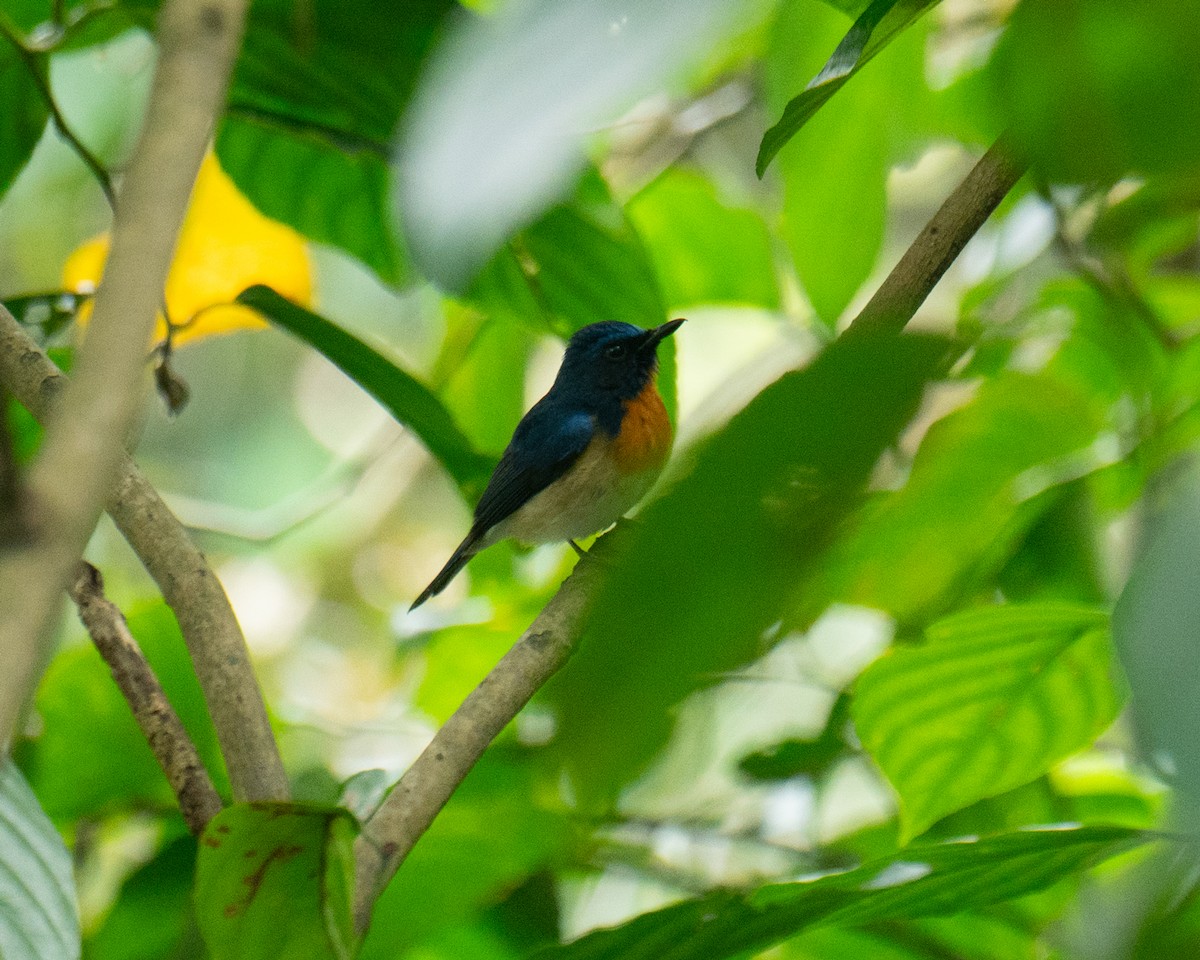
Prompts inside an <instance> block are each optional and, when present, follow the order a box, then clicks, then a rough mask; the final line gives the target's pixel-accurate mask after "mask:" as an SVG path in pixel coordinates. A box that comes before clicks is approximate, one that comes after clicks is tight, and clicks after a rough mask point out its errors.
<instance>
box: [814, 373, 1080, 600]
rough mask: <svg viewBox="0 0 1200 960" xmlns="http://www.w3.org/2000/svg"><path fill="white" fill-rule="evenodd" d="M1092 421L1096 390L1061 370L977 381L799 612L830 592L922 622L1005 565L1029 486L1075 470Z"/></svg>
mask: <svg viewBox="0 0 1200 960" xmlns="http://www.w3.org/2000/svg"><path fill="white" fill-rule="evenodd" d="M1099 429H1100V421H1099V416H1098V410H1097V404H1096V402H1095V400H1094V399H1093V398H1092V397H1091V396H1089V395H1088V394H1087V393H1086V392H1084V391H1082V390H1081V389H1079V388H1078V387H1076V386H1075V385H1073V384H1070V383H1067V382H1064V381H1063V380H1061V379H1059V378H1055V377H1052V376H1049V375H1039V376H1029V375H1025V374H1016V373H1005V374H1003V375H1001V376H999V377H996V378H995V379H993V380H990V381H988V382H986V383H984V384H983V386H982V387H981V388H980V390H979V392H978V394H977V395H976V396H975V398H974V400H972V401H971V403H969V404H968V405H967V406H965V407H963V408H962V409H960V410H957V411H955V412H954V413H951V414H950V415H949V416H947V417H945V418H943V419H942V420H939V421H938V422H937V423H935V424H934V425H933V426H932V427H931V428H930V429H929V432H928V433H927V434H926V436H925V439H924V441H923V442H922V444H921V447H920V449H919V450H918V451H917V455H916V458H915V459H914V461H913V465H912V470H911V472H910V474H909V477H908V482H907V483H906V484H905V485H904V487H903V488H901V489H900V490H898V491H896V492H894V493H886V494H881V495H878V496H877V497H876V498H875V499H874V500H873V501H872V502H870V503H868V504H867V505H866V507H865V508H864V509H863V510H862V511H861V512H860V514H859V515H858V516H857V517H856V518H855V519H854V521H853V523H852V525H851V527H850V528H849V529H848V530H847V532H846V533H845V534H844V535H843V536H842V537H841V538H840V539H839V540H838V542H837V543H836V544H835V545H834V546H833V548H832V549H831V550H830V553H829V555H828V557H827V558H826V560H825V562H824V563H822V564H821V567H820V569H819V570H818V571H817V572H816V574H815V575H814V576H813V577H812V578H811V579H810V580H808V581H806V582H805V583H803V584H802V585H801V588H800V590H798V591H797V593H796V599H797V608H796V617H797V620H798V622H800V623H808V622H811V621H812V620H813V619H815V618H816V617H817V616H819V615H820V614H821V612H822V611H823V610H824V609H825V608H826V607H827V606H828V605H829V604H830V603H835V602H844V603H857V604H862V605H864V606H869V607H875V608H878V609H881V610H886V611H887V612H889V613H891V614H892V615H893V616H895V617H897V618H898V619H900V620H903V621H912V620H915V621H917V622H927V618H928V617H929V616H931V615H932V616H936V615H937V614H938V613H939V612H941V611H943V610H945V604H946V603H947V601H948V600H950V599H952V598H953V597H954V596H956V592H957V591H964V590H969V589H970V588H971V585H972V584H973V583H975V582H976V581H977V579H978V578H980V577H982V576H985V575H986V574H987V573H988V571H992V570H995V569H996V568H997V567H999V566H1000V565H1002V563H1003V561H1004V559H1005V557H1006V555H1007V553H1008V552H1009V551H1010V550H1011V549H1012V545H1013V543H1014V542H1015V540H1016V538H1017V537H1018V536H1019V534H1020V533H1021V531H1022V530H1023V529H1025V528H1027V527H1028V525H1029V524H1030V523H1031V522H1032V521H1033V519H1034V518H1036V516H1037V511H1038V509H1039V507H1038V504H1037V502H1036V499H1035V498H1034V496H1033V494H1034V491H1036V490H1038V489H1042V488H1044V489H1048V490H1052V489H1053V487H1054V485H1055V483H1056V482H1065V481H1067V480H1071V479H1075V478H1077V477H1078V476H1079V472H1080V468H1081V465H1082V466H1083V467H1086V466H1087V464H1088V457H1087V455H1086V452H1087V448H1088V447H1089V445H1090V444H1091V443H1092V442H1093V441H1094V439H1095V437H1096V435H1097V433H1098V432H1099ZM1074 458H1078V459H1074ZM1035 481H1036V483H1035Z"/></svg>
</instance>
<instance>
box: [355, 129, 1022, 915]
mask: <svg viewBox="0 0 1200 960" xmlns="http://www.w3.org/2000/svg"><path fill="white" fill-rule="evenodd" d="M1023 172H1024V166H1023V164H1021V163H1020V162H1019V161H1018V160H1016V159H1015V158H1014V157H1013V156H1012V155H1011V154H1010V153H1009V151H1008V147H1007V145H1006V144H1005V143H1003V138H1002V140H1001V142H998V143H997V144H996V145H995V146H993V147H992V149H991V150H989V151H988V152H987V154H986V155H985V156H984V157H983V159H981V160H980V161H979V163H978V164H976V166H975V168H974V169H973V170H972V171H971V172H970V173H969V174H968V175H967V178H966V179H965V180H964V181H963V182H962V183H961V184H960V185H959V186H958V188H957V189H956V190H955V191H954V193H953V194H951V196H950V198H949V199H948V200H947V201H946V202H945V203H944V204H943V205H942V207H941V209H939V210H938V212H937V213H936V214H934V217H933V219H932V220H930V222H929V224H928V225H927V226H926V227H925V229H924V230H922V231H921V233H920V235H919V236H918V237H917V239H916V240H915V241H914V242H913V245H912V246H911V247H910V248H909V250H908V251H907V252H906V253H905V255H904V256H903V257H902V258H901V260H900V262H899V263H898V264H897V265H896V267H895V269H894V270H893V271H892V273H891V274H890V275H889V276H888V278H887V279H886V280H885V281H884V282H883V285H882V286H881V287H880V288H879V290H878V291H877V292H876V294H875V296H874V297H873V298H872V299H871V301H870V303H868V304H867V306H866V307H865V308H864V309H863V311H862V312H861V313H860V314H859V316H858V318H857V319H856V320H855V321H854V323H853V324H852V325H851V330H854V331H855V332H856V334H858V335H860V334H861V333H862V332H864V331H866V330H873V331H875V332H899V331H900V330H902V329H903V328H904V326H905V324H907V323H908V321H909V320H911V319H912V317H913V314H915V313H916V311H917V308H918V307H920V305H921V304H922V303H923V302H924V301H925V298H926V297H927V296H928V295H929V292H930V291H931V290H932V289H933V288H934V286H935V285H936V284H937V282H938V280H940V279H941V277H942V274H944V273H945V272H946V269H947V268H948V267H949V266H950V264H951V263H952V262H953V260H954V258H955V257H956V256H957V255H958V253H959V252H960V251H961V250H962V248H963V247H964V246H965V245H966V243H967V241H968V240H969V239H970V238H971V237H972V236H973V235H974V234H975V232H976V231H977V230H978V229H979V228H980V226H982V225H983V222H984V221H985V220H986V219H987V218H988V216H990V215H991V213H992V211H994V210H995V209H996V206H997V205H998V204H999V203H1000V200H1001V199H1003V197H1004V195H1005V194H1006V193H1007V192H1008V191H1009V190H1010V189H1011V188H1012V187H1013V185H1014V184H1015V183H1016V182H1017V180H1019V179H1020V177H1021V175H1022V173H1023ZM601 542H602V541H601ZM593 549H594V548H593ZM596 566H598V564H597V562H596V560H595V559H592V558H590V557H587V558H584V559H583V560H581V561H580V563H579V565H578V566H577V567H576V568H575V573H574V574H573V575H572V576H571V577H570V578H569V579H567V581H566V582H565V583H563V585H562V586H561V587H560V588H559V590H558V593H556V594H555V595H554V597H553V598H552V599H551V601H550V602H549V603H548V604H547V605H546V608H545V609H544V610H543V611H542V612H541V613H540V614H539V615H538V618H537V619H536V620H535V621H534V622H533V624H532V625H531V626H530V628H529V629H528V630H526V631H525V633H524V634H522V636H521V638H520V640H518V641H517V643H516V645H515V646H514V647H513V648H512V649H511V650H510V651H509V652H508V653H507V654H506V655H505V656H504V658H503V659H502V660H501V661H500V662H499V663H498V664H496V666H495V668H493V670H492V672H491V673H489V674H488V675H487V677H485V678H484V680H483V682H482V683H481V684H480V685H479V686H478V687H476V688H475V690H473V691H472V692H471V694H470V695H469V696H468V697H467V699H466V700H465V701H463V704H462V706H460V707H459V708H458V710H456V711H455V712H454V714H453V715H452V716H451V717H450V719H449V720H447V721H446V723H445V724H444V725H443V726H442V728H441V729H440V730H439V731H438V732H437V734H436V735H435V736H434V738H433V740H432V742H431V743H430V744H429V746H428V747H426V748H425V750H424V752H422V754H421V755H420V756H419V757H418V758H417V759H416V761H415V762H414V763H413V765H412V766H411V767H409V769H408V770H407V771H406V772H405V773H404V775H403V776H402V777H401V778H400V780H399V782H398V783H397V784H396V786H395V788H394V789H393V790H392V792H391V793H390V794H389V795H388V797H387V799H386V800H385V801H384V802H383V804H382V805H381V806H380V808H379V809H378V810H377V811H376V812H375V813H374V815H372V816H371V817H370V818H369V819H368V820H367V822H366V823H365V824H364V825H363V830H362V833H361V834H360V835H359V838H358V840H357V841H356V843H355V848H354V853H355V871H356V886H355V910H354V915H355V922H356V924H357V926H358V929H359V930H360V931H365V930H366V928H367V926H368V925H369V924H370V920H371V908H372V906H373V904H374V902H375V900H376V898H377V897H378V896H379V894H380V892H382V890H383V888H384V887H385V886H387V883H388V881H389V880H390V879H391V878H392V876H393V875H394V874H395V872H396V870H397V869H398V868H399V866H400V865H401V863H403V862H404V858H405V857H406V856H407V855H408V853H409V851H410V850H412V848H413V846H414V844H415V843H416V842H417V840H419V839H420V837H421V836H422V834H424V832H425V831H426V830H428V829H429V826H430V824H431V823H432V822H433V819H434V817H436V816H437V814H438V811H440V810H441V809H442V807H443V806H445V804H446V802H447V801H448V800H449V799H450V796H451V795H452V794H453V793H454V791H455V790H456V789H457V788H458V785H459V784H460V783H461V782H462V781H463V778H464V777H466V775H467V774H468V773H469V772H470V770H471V768H472V767H473V766H474V765H475V763H476V762H477V761H478V760H479V758H480V756H482V755H483V752H484V750H485V749H486V748H487V746H488V744H489V743H491V741H492V740H493V739H494V738H495V737H496V735H497V734H499V733H500V731H501V730H503V729H504V728H505V726H507V725H508V724H509V723H510V722H511V721H512V720H513V719H514V718H515V717H516V715H517V714H518V713H519V712H520V711H521V709H522V708H523V707H524V706H525V704H526V703H528V702H529V700H530V698H531V697H532V696H533V695H534V694H535V693H536V692H537V691H538V689H540V688H541V687H542V686H543V685H544V684H545V683H546V681H547V680H549V679H550V677H552V676H553V675H554V674H555V673H557V672H558V670H559V669H560V668H561V667H562V666H563V664H565V663H566V662H567V660H568V659H569V658H570V656H571V654H572V652H573V651H574V649H575V644H576V643H577V641H578V639H579V632H580V629H581V627H582V624H583V618H584V614H585V613H586V610H587V605H588V602H589V600H590V597H591V594H592V583H593V578H594V576H595V570H594V568H595V567H596Z"/></svg>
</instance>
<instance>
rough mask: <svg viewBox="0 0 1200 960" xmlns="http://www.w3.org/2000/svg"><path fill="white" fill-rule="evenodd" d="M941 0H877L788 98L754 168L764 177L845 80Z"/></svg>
mask: <svg viewBox="0 0 1200 960" xmlns="http://www.w3.org/2000/svg"><path fill="white" fill-rule="evenodd" d="M938 2H939V0H874V2H873V3H872V4H871V5H870V6H869V7H867V8H866V9H865V10H864V11H863V12H862V14H861V15H860V16H859V18H858V19H857V20H855V21H854V25H853V26H852V27H851V28H850V30H849V32H848V33H847V34H846V36H845V37H844V38H843V39H842V42H841V43H839V44H838V46H837V49H835V50H834V51H833V54H832V56H830V58H829V60H828V61H827V62H826V64H825V66H824V67H823V68H822V70H821V72H820V73H818V74H817V75H816V76H815V77H814V78H813V79H812V80H811V81H810V82H809V84H808V86H807V87H805V88H804V90H803V92H801V93H800V94H799V95H797V96H796V97H794V98H792V100H791V101H789V102H788V105H787V106H786V107H785V108H784V111H783V116H782V117H780V119H779V122H778V123H776V124H775V126H773V127H771V129H770V130H768V131H767V132H766V133H765V134H764V135H763V139H762V144H761V145H760V146H759V148H758V159H757V161H756V162H755V170H757V171H758V175H759V176H760V177H761V176H762V175H763V174H764V173H765V172H766V169H767V167H768V166H769V165H770V163H771V161H772V160H773V159H774V158H775V155H776V154H777V153H779V151H780V149H781V148H782V147H783V145H784V144H786V143H787V142H788V141H789V140H791V139H792V137H794V136H795V135H796V134H797V133H798V132H799V130H800V129H801V128H802V127H803V126H804V125H805V124H806V123H807V122H808V121H809V120H810V119H812V117H813V116H814V115H815V114H816V112H817V111H818V110H820V109H821V107H823V106H824V105H825V104H826V103H827V102H828V101H829V98H830V97H832V96H833V95H834V94H835V93H837V92H838V90H840V89H841V88H842V87H843V86H845V84H846V82H847V81H848V80H849V79H850V78H851V77H852V76H854V74H855V73H857V72H858V71H859V70H860V69H862V67H863V66H865V65H866V64H867V63H868V62H869V61H870V60H871V58H872V57H874V56H875V55H876V54H877V53H879V51H880V50H882V49H883V48H884V47H885V46H887V45H888V44H889V43H890V42H891V41H892V39H893V38H894V37H895V36H896V35H897V34H899V33H900V32H901V31H902V30H904V29H905V28H906V27H908V26H909V25H910V24H912V23H913V22H914V21H916V20H917V18H918V17H920V16H921V15H922V14H923V13H925V12H926V11H927V10H928V9H930V8H931V7H933V6H936V5H937V3H938Z"/></svg>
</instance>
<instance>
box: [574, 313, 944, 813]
mask: <svg viewBox="0 0 1200 960" xmlns="http://www.w3.org/2000/svg"><path fill="white" fill-rule="evenodd" d="M949 353H950V348H949V345H948V344H947V343H946V341H944V340H938V339H932V338H927V337H907V336H906V337H898V338H896V337H892V338H883V339H877V338H865V337H859V338H849V339H843V340H840V341H837V342H836V343H834V344H833V345H832V346H831V347H829V348H828V349H827V350H826V351H825V352H824V353H822V354H821V355H820V356H819V357H818V358H817V359H816V360H815V361H814V362H813V364H812V365H811V366H810V367H808V368H807V369H805V370H802V371H799V372H794V373H789V374H786V375H784V376H783V377H782V378H780V379H779V380H778V381H777V382H776V383H774V384H772V385H771V386H769V387H767V388H766V389H765V390H764V391H763V392H762V393H760V394H759V395H758V397H757V398H755V400H754V401H753V402H751V403H750V405H749V406H747V407H746V409H745V410H743V411H742V412H741V413H740V414H739V415H738V416H737V417H735V418H734V419H733V421H732V422H731V423H730V424H729V426H728V427H727V428H726V429H725V430H724V431H723V432H722V433H720V434H719V435H717V436H716V437H714V438H713V439H712V440H711V441H710V442H709V443H708V444H707V445H706V446H705V447H704V448H703V449H702V450H701V451H700V453H699V456H698V461H697V465H696V467H695V469H694V470H693V471H692V472H691V474H690V475H689V476H688V477H687V478H686V479H685V480H683V481H682V482H681V483H680V484H679V485H678V487H677V488H676V489H675V490H674V491H673V492H672V494H670V495H669V496H666V497H664V498H663V499H661V500H659V501H657V502H656V503H654V504H652V505H651V506H650V507H649V508H648V509H646V510H644V511H643V512H642V513H641V515H640V518H639V521H638V523H637V524H636V525H635V526H634V528H633V530H632V533H631V535H630V538H629V540H630V542H629V543H628V545H627V553H626V554H625V555H624V558H623V562H621V563H619V564H618V565H617V567H616V569H615V570H614V571H613V574H612V575H611V577H610V578H609V580H608V582H607V583H606V584H605V586H604V589H603V590H602V591H601V592H600V595H599V596H598V597H597V599H596V602H595V603H594V605H593V607H592V610H591V615H590V617H589V619H588V621H587V624H586V626H585V630H584V640H583V643H582V645H581V647H580V649H579V651H578V652H577V653H576V654H575V656H574V658H573V659H572V660H571V662H570V664H569V665H568V666H567V668H566V670H565V671H564V673H563V674H562V675H561V677H560V678H559V682H558V683H557V684H556V694H555V696H556V699H557V701H558V703H559V712H560V717H559V721H560V722H559V737H558V741H557V743H558V744H559V745H561V747H562V749H563V751H564V753H565V755H566V757H567V760H568V763H569V764H570V765H571V767H572V769H573V770H574V773H575V777H576V785H577V787H578V788H579V790H580V793H581V794H582V795H583V796H584V797H586V798H587V799H591V800H601V801H602V800H603V799H606V798H611V797H612V796H613V795H614V794H615V792H616V790H617V789H618V788H619V787H620V785H621V784H623V783H624V782H627V781H628V779H629V778H630V777H631V776H633V775H634V774H636V773H637V772H639V771H640V770H641V769H642V768H643V767H644V766H645V764H646V763H647V761H648V760H649V759H650V758H651V757H652V756H653V754H654V753H655V752H656V751H657V750H658V749H659V748H660V747H661V746H662V744H663V743H664V741H665V740H666V738H667V735H668V733H669V731H670V729H671V724H672V720H671V712H672V709H673V707H674V706H675V705H676V704H678V703H679V701H680V700H682V699H683V698H684V697H685V696H686V695H687V694H689V693H691V692H692V691H694V690H696V689H698V688H699V687H701V686H703V685H705V684H708V683H711V682H712V681H713V679H714V678H715V677H719V676H721V675H722V674H724V673H725V672H727V671H729V670H732V669H734V668H736V667H738V666H740V665H742V664H745V663H747V662H748V661H750V660H751V659H753V658H754V657H755V656H756V655H757V654H758V653H759V652H760V651H761V649H762V646H763V644H764V640H763V633H764V631H765V630H766V629H767V627H768V626H769V625H770V624H772V623H774V622H776V621H777V620H778V619H779V616H780V614H781V612H782V609H783V607H784V606H785V604H786V602H787V596H788V594H789V592H790V590H791V588H792V587H793V586H794V584H795V583H796V581H797V580H798V579H803V578H804V577H806V576H808V575H810V574H811V570H812V568H813V566H814V565H815V564H816V562H817V560H818V558H819V557H820V556H821V554H822V550H823V548H824V547H825V545H826V544H827V542H828V540H829V537H830V536H831V533H832V531H833V528H834V527H835V526H836V524H837V523H838V522H839V521H840V520H841V519H842V518H843V517H844V516H845V515H846V513H847V512H848V511H849V510H850V508H851V506H852V505H853V504H854V503H855V502H856V501H857V498H858V497H859V496H860V494H861V490H862V487H863V484H864V483H865V482H866V480H867V477H868V476H869V474H870V471H871V469H872V467H873V466H874V464H875V462H876V460H877V459H878V458H879V455H880V453H881V452H882V451H883V450H884V449H885V448H886V447H887V446H888V445H889V444H891V443H892V442H893V441H894V439H895V437H896V434H897V433H898V432H899V430H900V429H901V428H902V427H903V426H904V425H905V423H907V421H908V418H909V417H910V416H911V415H912V414H913V412H915V410H916V406H917V403H918V402H919V399H920V397H921V395H922V390H923V387H924V384H925V382H926V381H927V380H928V379H929V378H930V377H933V376H935V375H937V373H938V371H939V370H940V368H941V366H942V364H943V363H944V362H945V360H946V359H947V357H948V355H949ZM847 424H854V425H855V426H854V428H853V429H847V427H846V425H847ZM616 542H617V543H620V540H617V541H616Z"/></svg>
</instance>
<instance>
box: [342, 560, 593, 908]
mask: <svg viewBox="0 0 1200 960" xmlns="http://www.w3.org/2000/svg"><path fill="white" fill-rule="evenodd" d="M592 550H593V551H595V550H596V546H593V547H592ZM599 566H600V562H599V561H598V560H597V559H596V558H594V557H590V556H586V557H584V558H583V559H582V560H580V561H579V563H578V564H577V565H576V567H575V572H574V573H572V574H571V576H570V577H568V578H567V580H566V581H565V582H564V583H563V585H562V586H561V587H560V588H559V590H558V593H556V594H555V595H554V597H553V598H551V600H550V602H549V603H548V604H546V607H545V609H543V610H542V612H541V613H540V614H538V616H537V619H536V620H534V621H533V623H532V624H531V625H530V627H529V629H528V630H526V631H525V632H524V633H523V634H521V638H520V639H519V640H518V641H517V642H516V643H515V644H514V645H513V647H512V649H511V650H509V651H508V653H506V654H505V655H504V657H503V658H501V660H500V662H499V663H497V664H496V666H495V667H493V668H492V672H491V673H489V674H488V675H487V676H486V677H484V678H483V682H482V683H480V684H479V686H478V687H476V688H475V689H474V690H472V691H471V693H470V695H469V696H468V697H467V699H466V700H464V701H463V703H462V706H460V707H459V708H458V709H457V710H456V711H454V715H453V716H451V717H450V719H449V720H447V721H446V722H445V723H444V724H443V725H442V728H441V729H440V730H438V732H437V733H436V734H435V735H434V738H433V740H432V742H431V743H430V744H429V746H428V747H426V748H425V750H424V751H423V752H422V753H421V755H420V756H419V757H417V759H416V761H415V762H414V763H413V765H412V766H411V767H409V768H408V770H406V771H405V773H404V776H402V777H401V778H400V780H399V782H398V783H397V784H396V786H395V787H394V788H393V789H392V791H391V793H389V794H388V796H387V799H385V800H384V801H383V803H382V804H381V805H380V807H379V809H378V810H376V811H375V813H374V814H372V815H371V817H370V818H369V819H368V820H367V822H366V823H365V824H364V825H363V829H362V833H361V834H359V837H358V839H357V840H356V841H355V844H354V854H355V857H354V860H355V887H354V890H355V922H356V924H357V925H358V928H359V930H360V931H365V930H366V928H367V925H368V924H369V923H370V919H371V907H372V906H373V905H374V903H375V900H376V898H377V897H378V896H379V894H380V893H382V892H383V888H384V887H386V886H387V883H388V881H389V880H391V878H392V876H393V875H394V874H395V872H396V870H397V869H398V868H399V867H400V864H401V863H403V862H404V858H405V857H407V856H408V854H409V852H410V851H411V850H412V848H413V845H414V844H415V843H416V842H417V840H419V839H420V838H421V836H422V834H424V833H425V831H426V830H428V829H429V825H430V824H431V823H433V820H434V817H436V816H437V815H438V813H439V812H440V811H441V809H442V807H444V806H445V805H446V801H448V800H449V799H450V796H451V794H453V793H454V791H455V789H457V787H458V785H459V784H460V783H462V781H463V779H464V778H465V777H466V775H467V774H468V773H470V772H471V768H472V767H474V766H475V764H476V762H477V761H478V760H479V758H480V757H481V756H483V752H484V750H486V749H487V747H488V745H489V744H490V743H491V742H492V741H493V740H494V739H495V738H496V737H497V736H498V735H499V733H500V731H501V730H503V729H504V728H505V727H506V726H508V724H509V723H510V722H511V721H512V720H513V718H514V717H516V715H517V714H518V713H520V712H521V709H522V708H523V707H524V706H525V704H527V703H528V702H529V700H530V698H531V697H532V696H533V695H534V694H535V693H537V691H538V690H540V689H541V688H542V686H543V685H544V684H545V683H546V681H547V680H549V679H550V678H551V677H552V676H554V674H555V673H557V672H558V671H559V669H561V668H562V666H563V664H565V663H566V662H567V661H568V660H569V659H570V658H571V654H572V653H574V652H575V643H576V641H577V640H578V638H579V629H580V626H581V624H582V622H583V615H584V613H585V611H586V608H587V603H588V600H589V599H590V597H591V594H592V585H593V583H594V582H595V580H596V577H597V568H598V567H599Z"/></svg>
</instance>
